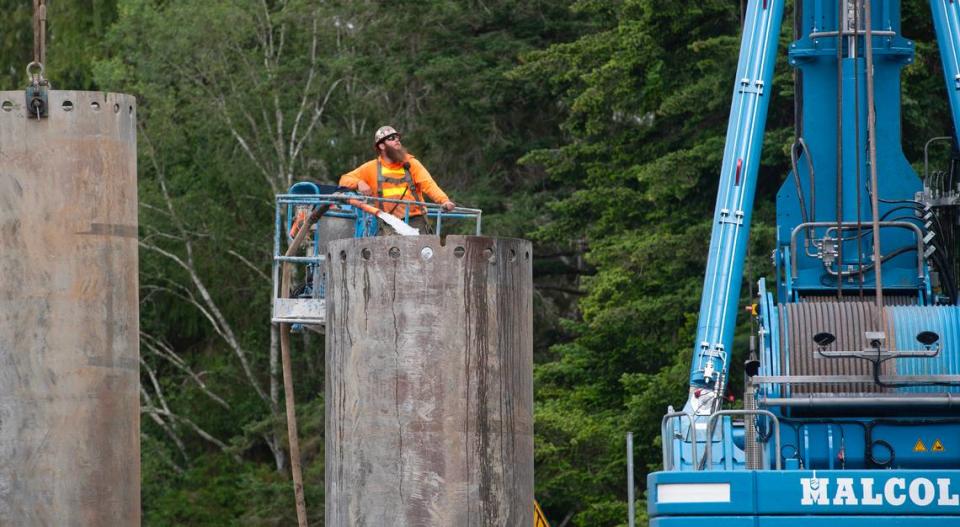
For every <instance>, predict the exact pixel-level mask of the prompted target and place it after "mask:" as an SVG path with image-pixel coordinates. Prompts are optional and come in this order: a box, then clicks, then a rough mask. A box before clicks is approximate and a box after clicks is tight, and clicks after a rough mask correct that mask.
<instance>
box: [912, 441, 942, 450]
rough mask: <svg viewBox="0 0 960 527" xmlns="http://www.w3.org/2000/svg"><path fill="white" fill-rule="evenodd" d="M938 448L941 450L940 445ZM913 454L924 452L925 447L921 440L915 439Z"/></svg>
mask: <svg viewBox="0 0 960 527" xmlns="http://www.w3.org/2000/svg"><path fill="white" fill-rule="evenodd" d="M940 448H943V445H940ZM913 451H914V452H926V451H927V445H925V444H923V439H917V443H916V444H915V445H913Z"/></svg>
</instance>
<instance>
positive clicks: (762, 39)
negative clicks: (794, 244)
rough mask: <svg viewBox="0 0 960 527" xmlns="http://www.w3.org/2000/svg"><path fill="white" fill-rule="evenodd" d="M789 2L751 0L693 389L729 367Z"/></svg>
mask: <svg viewBox="0 0 960 527" xmlns="http://www.w3.org/2000/svg"><path fill="white" fill-rule="evenodd" d="M784 2H785V0H754V1H751V2H749V4H748V6H747V13H746V17H745V20H744V30H743V39H742V41H741V44H740V59H739V61H738V63H737V78H736V81H735V84H734V88H733V96H732V100H733V102H732V104H731V107H730V119H729V121H728V124H727V141H726V147H725V149H724V152H723V166H722V167H721V170H720V188H719V190H718V192H717V203H716V208H715V210H714V217H713V230H712V232H711V235H710V253H709V256H708V259H707V270H706V275H705V278H704V283H703V296H702V299H701V302H700V319H699V322H698V324H697V339H696V342H695V343H694V352H693V357H694V362H693V367H692V368H691V371H690V384H691V385H692V386H703V387H707V388H710V387H712V386H713V385H714V384H715V383H716V380H717V376H718V375H719V376H723V374H724V373H725V372H726V371H727V370H728V368H729V357H728V353H729V352H728V350H730V349H731V346H732V345H733V330H734V326H735V324H736V318H737V302H738V301H739V298H740V285H741V284H740V282H741V280H742V278H741V277H742V276H743V263H744V255H745V254H746V248H747V241H748V239H749V233H750V218H751V216H752V214H753V196H754V192H755V190H756V178H757V171H758V169H759V166H760V150H761V147H762V146H763V132H764V127H765V125H766V120H767V110H768V108H769V106H770V97H771V95H772V87H773V69H774V65H775V63H776V53H777V38H778V36H779V34H780V24H781V21H782V19H783V8H784ZM710 372H717V373H714V374H713V375H710Z"/></svg>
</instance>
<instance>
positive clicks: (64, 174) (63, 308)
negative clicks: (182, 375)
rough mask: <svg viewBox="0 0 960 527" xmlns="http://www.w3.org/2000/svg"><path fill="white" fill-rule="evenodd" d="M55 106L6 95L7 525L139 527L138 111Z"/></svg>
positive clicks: (1, 215) (0, 337) (87, 100)
mask: <svg viewBox="0 0 960 527" xmlns="http://www.w3.org/2000/svg"><path fill="white" fill-rule="evenodd" d="M49 102H50V110H49V118H46V119H42V120H39V121H38V120H36V119H27V118H26V116H25V114H24V92H23V91H5V92H0V525H29V526H34V525H51V526H58V527H61V526H85V527H86V526H110V527H116V526H119V527H125V526H135V525H139V524H140V440H139V431H140V413H139V323H138V291H137V164H136V163H137V156H136V149H137V146H136V126H135V117H136V116H135V107H134V106H135V102H134V98H133V97H131V96H128V95H122V94H107V93H100V92H74V91H51V92H49ZM67 103H69V104H67Z"/></svg>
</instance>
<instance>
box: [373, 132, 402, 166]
mask: <svg viewBox="0 0 960 527" xmlns="http://www.w3.org/2000/svg"><path fill="white" fill-rule="evenodd" d="M380 147H381V148H380V151H381V152H383V155H384V157H386V158H387V159H389V160H390V161H392V162H394V163H402V162H403V160H404V159H406V158H407V151H406V149H405V148H403V144H402V143H401V142H400V134H392V135H389V136H387V138H386V139H384V140H383V142H382V143H380Z"/></svg>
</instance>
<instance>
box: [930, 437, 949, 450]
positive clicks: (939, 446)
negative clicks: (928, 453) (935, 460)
mask: <svg viewBox="0 0 960 527" xmlns="http://www.w3.org/2000/svg"><path fill="white" fill-rule="evenodd" d="M930 450H933V451H934V452H943V451H944V450H946V449H945V448H943V443H942V442H940V440H939V439H937V440H936V441H934V442H933V446H932V447H930Z"/></svg>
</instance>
